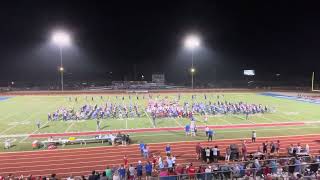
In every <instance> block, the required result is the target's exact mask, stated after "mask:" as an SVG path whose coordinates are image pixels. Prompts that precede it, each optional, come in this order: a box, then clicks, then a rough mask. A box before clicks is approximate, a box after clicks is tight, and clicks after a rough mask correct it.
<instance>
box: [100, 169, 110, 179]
mask: <svg viewBox="0 0 320 180" xmlns="http://www.w3.org/2000/svg"><path fill="white" fill-rule="evenodd" d="M100 180H109V179H108V177H107V175H106V172H105V171H104V172H102V177H100Z"/></svg>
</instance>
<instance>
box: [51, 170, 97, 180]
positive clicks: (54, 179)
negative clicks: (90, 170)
mask: <svg viewBox="0 0 320 180" xmlns="http://www.w3.org/2000/svg"><path fill="white" fill-rule="evenodd" d="M94 173H95V171H94ZM50 180H57V178H56V174H54V173H53V174H51V177H50ZM93 180H96V179H93Z"/></svg>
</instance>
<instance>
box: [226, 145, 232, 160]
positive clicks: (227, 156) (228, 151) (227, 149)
mask: <svg viewBox="0 0 320 180" xmlns="http://www.w3.org/2000/svg"><path fill="white" fill-rule="evenodd" d="M230 154H231V149H230V146H228V147H227V148H226V157H225V160H226V161H227V162H229V160H230Z"/></svg>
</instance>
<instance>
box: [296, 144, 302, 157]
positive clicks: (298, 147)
mask: <svg viewBox="0 0 320 180" xmlns="http://www.w3.org/2000/svg"><path fill="white" fill-rule="evenodd" d="M296 153H298V154H299V153H301V145H300V143H298V145H297V148H296Z"/></svg>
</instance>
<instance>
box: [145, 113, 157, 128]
mask: <svg viewBox="0 0 320 180" xmlns="http://www.w3.org/2000/svg"><path fill="white" fill-rule="evenodd" d="M144 113H145V114H146V116H147V117H148V119H149V120H150V123H151V126H152V127H153V128H155V126H154V124H153V123H152V120H151V118H150V116H149V115H148V113H147V112H146V110H144Z"/></svg>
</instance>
